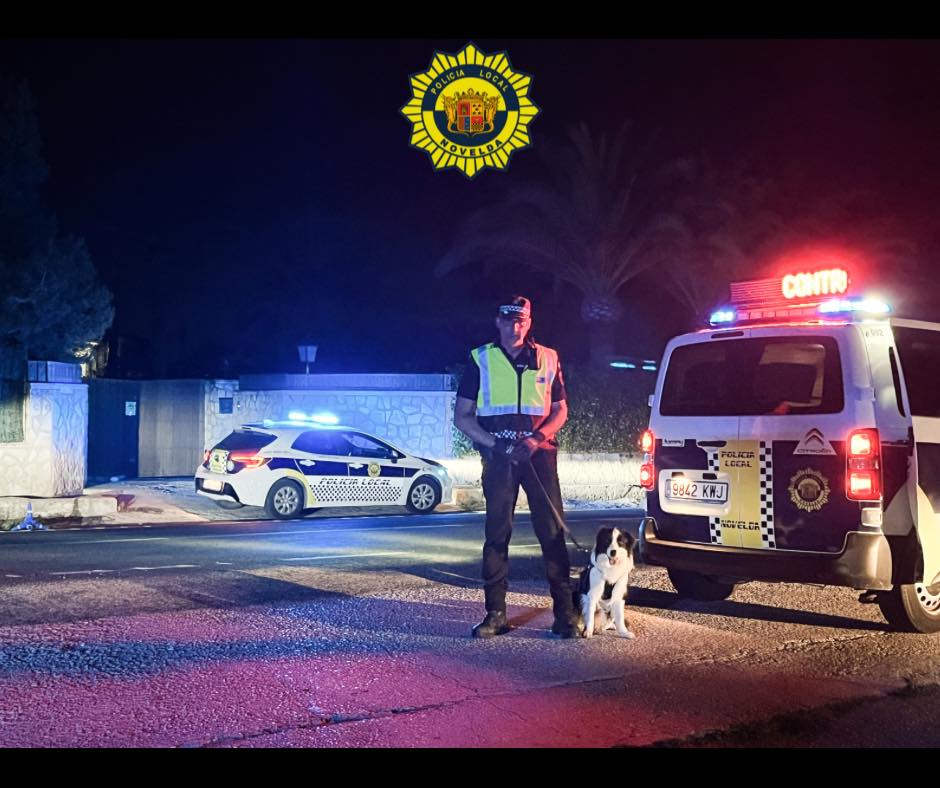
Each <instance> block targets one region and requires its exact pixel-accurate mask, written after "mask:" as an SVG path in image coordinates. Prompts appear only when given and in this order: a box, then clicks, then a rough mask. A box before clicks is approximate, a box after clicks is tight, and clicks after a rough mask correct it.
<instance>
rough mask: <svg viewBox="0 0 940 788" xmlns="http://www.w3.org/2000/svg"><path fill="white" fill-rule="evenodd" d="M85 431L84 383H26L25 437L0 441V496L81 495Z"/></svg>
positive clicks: (86, 416) (85, 394) (86, 425)
mask: <svg viewBox="0 0 940 788" xmlns="http://www.w3.org/2000/svg"><path fill="white" fill-rule="evenodd" d="M87 436H88V387H87V386H86V385H85V384H84V383H36V382H33V383H30V384H29V391H28V393H27V398H26V424H25V431H24V437H25V440H24V441H23V442H22V443H2V444H0V496H5V495H30V496H42V497H53V496H60V495H81V493H82V490H83V488H84V486H85V456H86V452H87Z"/></svg>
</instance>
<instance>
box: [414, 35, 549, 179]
mask: <svg viewBox="0 0 940 788" xmlns="http://www.w3.org/2000/svg"><path fill="white" fill-rule="evenodd" d="M408 85H409V88H410V92H411V99H410V100H409V101H408V103H407V104H405V106H403V107H402V108H401V113H402V115H404V116H405V118H406V119H407V121H408V122H409V123H410V124H411V145H412V146H413V147H415V148H417V149H419V150H423V151H425V152H426V153H427V154H428V156H429V157H430V159H431V164H432V165H433V166H434V169H436V170H444V169H448V168H454V169H457V170H460V171H461V172H462V173H463V174H464V175H466V176H467V177H468V178H473V177H475V176H476V175H477V174H478V173H480V172H482V171H483V170H485V169H486V168H487V167H492V168H493V169H496V170H504V169H506V167H507V166H508V165H509V159H510V157H511V156H512V155H513V153H514V152H515V151H517V150H521V149H523V148H528V147H529V146H530V145H531V144H532V137H531V135H530V132H529V124H531V123H532V121H533V120H534V119H535V116H536V115H538V113H539V108H538V107H537V106H536V105H535V104H534V103H533V102H532V98H531V97H530V91H531V88H532V77H531V76H530V75H529V74H525V73H523V72H521V71H517V70H516V69H515V68H513V67H512V65H511V64H510V62H509V57H508V56H507V54H506V53H505V52H496V53H494V54H492V55H488V54H486V53H485V52H481V51H480V50H479V49H477V48H476V46H475V45H474V44H467V45H466V46H465V47H464V48H463V49H461V50H460V51H459V52H456V53H454V54H449V53H447V52H435V53H434V56H433V57H432V58H431V65H430V67H429V68H428V69H427V70H426V71H419V72H418V73H416V74H412V75H411V78H410V79H409V81H408Z"/></svg>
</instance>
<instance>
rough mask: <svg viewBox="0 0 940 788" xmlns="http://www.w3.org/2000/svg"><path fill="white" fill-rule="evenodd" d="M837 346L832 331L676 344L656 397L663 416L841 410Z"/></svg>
mask: <svg viewBox="0 0 940 788" xmlns="http://www.w3.org/2000/svg"><path fill="white" fill-rule="evenodd" d="M843 405H844V397H843V393H842V365H841V364H840V362H839V348H838V345H837V344H836V341H835V340H834V339H833V338H832V337H761V338H755V339H728V340H722V341H712V342H700V343H696V344H693V345H680V346H679V347H677V348H676V349H675V350H673V351H672V355H671V356H670V357H669V361H668V367H667V368H666V380H665V382H664V384H663V393H662V397H661V398H660V403H659V412H660V413H661V414H662V415H663V416H761V415H776V416H788V415H809V414H815V413H839V412H841V411H842V408H843Z"/></svg>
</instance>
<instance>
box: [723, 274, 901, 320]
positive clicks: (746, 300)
mask: <svg viewBox="0 0 940 788" xmlns="http://www.w3.org/2000/svg"><path fill="white" fill-rule="evenodd" d="M851 281H852V280H851V278H850V276H849V273H848V271H846V270H845V269H844V268H841V267H838V266H832V265H827V266H825V267H821V268H820V269H818V270H812V271H796V272H790V273H786V274H784V275H783V276H779V277H769V278H767V279H751V280H747V281H744V282H732V283H731V303H730V304H729V305H727V306H723V307H721V308H720V309H718V310H716V311H714V312H712V314H711V316H710V317H709V320H708V322H709V324H710V325H711V326H719V325H729V324H734V323H767V322H773V323H788V322H794V321H801V322H806V321H820V320H824V319H826V318H827V317H842V318H846V317H848V318H851V317H853V316H856V315H886V314H888V313H889V312H890V311H891V307H890V306H889V305H888V304H887V303H885V302H884V301H882V300H880V299H877V298H871V297H854V298H853V297H850V296H849V293H848V290H849V285H850V283H851Z"/></svg>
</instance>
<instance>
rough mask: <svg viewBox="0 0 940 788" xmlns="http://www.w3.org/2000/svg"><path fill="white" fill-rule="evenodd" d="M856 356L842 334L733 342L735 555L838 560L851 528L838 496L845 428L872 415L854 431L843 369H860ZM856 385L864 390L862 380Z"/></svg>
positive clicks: (768, 331)
mask: <svg viewBox="0 0 940 788" xmlns="http://www.w3.org/2000/svg"><path fill="white" fill-rule="evenodd" d="M859 354H861V355H859ZM863 357H864V351H863V349H862V348H861V345H860V344H859V343H858V342H857V338H856V337H855V335H854V333H852V332H851V331H847V330H846V329H845V327H843V326H838V327H825V326H818V327H817V326H799V327H789V326H779V327H778V326H775V327H768V328H758V327H755V328H753V329H751V330H750V331H749V332H748V338H747V339H745V340H742V343H741V346H740V347H739V348H738V354H737V361H736V369H737V373H736V375H737V379H738V387H737V397H738V403H739V408H740V410H741V423H740V432H739V436H738V445H737V457H738V459H737V465H738V468H737V470H738V474H737V485H736V488H735V504H736V510H735V515H736V526H737V528H738V529H739V533H740V537H741V541H740V544H741V546H742V547H748V548H757V549H766V550H781V549H783V550H805V551H813V552H838V551H839V550H841V549H842V548H843V546H844V542H845V534H846V533H847V532H848V531H852V530H856V529H857V528H858V524H859V504H858V503H857V502H855V501H850V500H849V499H848V498H847V497H846V494H845V473H846V459H845V441H846V437H847V436H848V434H849V433H850V432H851V430H852V428H853V426H872V425H873V424H874V416H873V414H872V415H870V416H869V418H867V419H864V420H862V422H863V423H862V424H857V423H856V422H857V416H858V414H857V406H858V404H859V403H858V397H857V396H856V393H857V386H856V385H855V384H854V383H853V380H852V379H851V376H850V369H857V368H861V369H867V365H865V364H864V363H859V361H856V358H859V359H861V358H863ZM843 360H844V361H845V363H843ZM862 383H864V384H865V385H866V386H869V387H870V385H871V383H870V382H869V381H868V379H867V377H866V379H865V380H863V381H862ZM868 390H869V391H870V389H868ZM869 400H870V398H869Z"/></svg>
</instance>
